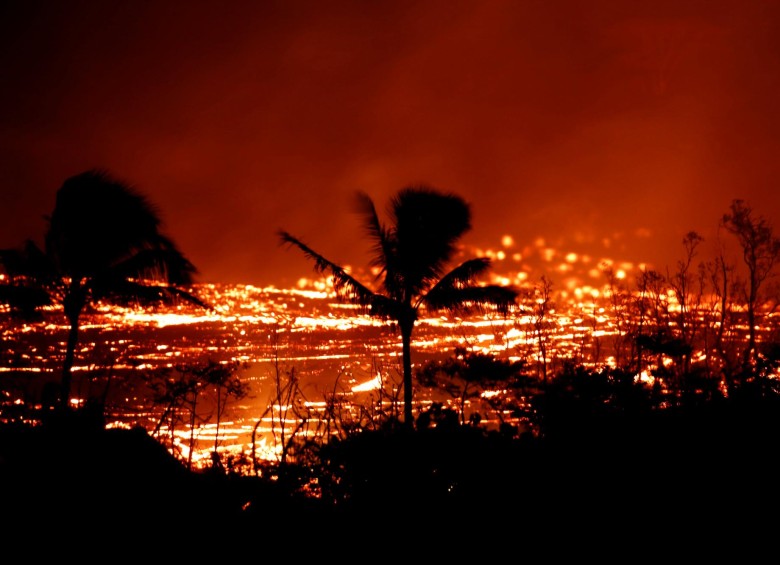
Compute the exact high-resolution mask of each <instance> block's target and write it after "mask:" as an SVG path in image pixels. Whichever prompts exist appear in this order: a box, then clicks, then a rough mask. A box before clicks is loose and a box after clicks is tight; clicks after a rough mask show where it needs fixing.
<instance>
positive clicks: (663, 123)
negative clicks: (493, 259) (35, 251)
mask: <svg viewBox="0 0 780 565" xmlns="http://www.w3.org/2000/svg"><path fill="white" fill-rule="evenodd" d="M0 46H2V48H1V49H0V69H2V80H0V182H2V186H3V188H2V191H0V247H12V246H16V245H18V244H19V243H21V242H22V241H23V240H24V239H25V238H27V237H33V238H36V239H38V240H39V241H40V238H41V236H42V234H43V230H44V229H45V221H44V219H43V216H44V215H46V214H48V213H50V212H51V210H52V208H53V205H54V195H55V192H56V190H57V188H59V186H60V185H61V184H62V182H63V181H64V180H65V178H67V177H69V176H71V175H74V174H77V173H80V172H82V171H84V170H87V169H90V168H104V169H107V170H109V171H110V172H111V173H112V174H113V175H114V176H116V177H117V178H119V179H121V180H124V181H126V182H128V183H129V184H132V185H134V186H135V187H137V188H138V189H139V190H141V191H142V192H144V193H145V194H147V195H148V196H149V197H150V199H151V200H152V202H154V203H155V204H156V205H157V207H158V208H159V210H160V213H161V215H162V217H163V219H164V221H165V231H166V232H167V233H168V234H169V235H170V236H171V237H172V238H173V239H175V240H176V241H177V242H178V243H179V245H180V247H181V249H182V250H183V251H184V252H185V254H186V255H187V256H188V257H189V258H190V259H191V260H192V262H193V263H194V264H195V265H196V266H197V267H198V268H199V270H200V276H199V280H201V281H204V282H245V283H253V284H259V285H265V284H279V285H286V284H287V285H289V284H291V283H292V282H294V281H295V280H297V279H298V278H299V277H301V276H311V275H312V268H311V264H310V263H309V262H307V261H306V260H305V259H304V258H303V257H302V256H301V255H300V254H299V253H296V252H295V251H293V250H289V249H286V248H284V247H280V246H279V245H278V240H277V237H276V232H277V230H278V229H280V228H282V229H285V230H287V231H290V232H292V233H293V234H295V235H297V236H299V237H301V238H302V239H303V240H305V241H306V242H308V243H309V244H311V246H312V247H314V248H315V249H317V250H318V251H320V252H322V253H323V254H324V255H326V256H327V257H329V258H330V259H333V260H334V261H337V262H340V263H343V264H353V265H356V266H361V265H365V264H366V263H367V257H368V255H367V251H368V248H369V246H368V244H367V242H364V241H363V240H361V238H360V236H361V231H360V223H359V221H358V219H357V217H356V216H355V215H354V214H353V212H352V207H351V198H352V196H353V194H354V192H355V191H356V190H364V191H366V192H367V193H368V194H370V195H371V196H372V197H373V198H374V200H375V202H376V203H377V206H378V209H379V210H383V209H384V206H385V204H386V202H387V200H388V198H389V197H390V196H391V195H392V194H394V193H395V191H397V190H398V189H399V188H401V187H403V186H405V185H410V184H422V183H425V184H429V185H432V186H434V187H437V188H440V189H442V190H446V191H452V192H455V193H457V194H460V195H461V196H463V197H464V198H465V199H466V200H468V201H469V202H470V203H471V204H472V207H473V213H474V215H473V225H474V228H473V230H472V231H471V232H469V233H468V234H466V236H465V237H464V238H463V243H468V244H472V245H474V246H477V247H482V248H488V247H491V248H498V247H499V246H500V243H501V237H502V236H503V235H504V234H511V235H512V236H513V237H514V240H515V242H516V243H517V245H518V246H523V245H526V244H528V243H530V242H532V241H534V240H535V239H536V238H539V237H543V238H545V240H546V241H547V242H548V243H549V244H550V245H555V246H558V247H561V248H566V249H568V248H571V249H577V250H590V252H591V253H593V254H594V255H610V256H613V257H616V258H625V259H627V260H635V261H649V262H650V263H651V264H653V263H654V264H656V265H659V266H663V265H665V264H673V263H674V262H675V261H676V260H677V258H678V257H679V256H680V254H681V250H682V247H681V244H680V242H681V240H682V237H683V235H684V234H685V233H686V232H687V231H689V230H693V229H695V230H697V231H700V232H701V233H702V234H703V235H705V237H706V236H709V235H711V234H713V233H714V229H715V228H716V227H717V222H718V219H719V218H720V217H721V215H722V214H723V213H724V212H726V211H727V209H728V205H729V203H730V202H731V200H732V199H734V198H742V199H745V200H747V201H748V202H749V203H750V204H751V205H753V207H754V208H755V209H756V210H757V211H759V212H760V213H761V214H763V215H764V216H766V217H767V218H768V219H770V221H772V222H773V223H774V224H778V222H780V204H778V198H777V197H776V194H777V190H778V184H779V183H778V181H779V180H780V2H776V1H760V0H733V1H732V0H727V1H719V0H706V1H690V0H675V1H666V0H654V1H653V2H629V1H617V0H611V1H607V0H582V1H577V0H565V1H556V0H538V1H531V0H514V1H490V0H486V1H476V0H474V1H461V0H447V1H406V0H396V1H392V2H391V1H366V0H363V1H348V2H345V1H340V0H335V1H311V2H310V1H298V0H280V1H259V0H258V1H237V2H236V1H234V2H216V1H215V2H202V1H166V0H161V1H134V2H122V3H119V2H99V1H89V0H74V1H69V2H54V1H51V2H42V1H36V0H6V1H4V2H2V3H1V4H0ZM607 245H608V247H607Z"/></svg>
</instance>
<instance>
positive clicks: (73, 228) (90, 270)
mask: <svg viewBox="0 0 780 565" xmlns="http://www.w3.org/2000/svg"><path fill="white" fill-rule="evenodd" d="M160 224H161V220H160V218H159V215H158V212H157V210H156V209H155V207H154V206H152V204H151V203H150V202H149V200H148V199H147V198H146V197H145V196H144V195H142V194H140V193H139V192H137V191H136V190H135V189H134V188H132V187H131V186H129V185H126V184H124V183H122V182H120V181H117V180H114V179H113V178H111V177H110V176H109V175H108V174H107V173H106V172H105V171H102V170H97V169H94V170H90V171H86V172H84V173H81V174H79V175H76V176H73V177H70V178H68V179H66V180H65V182H64V183H63V184H62V186H61V187H60V189H59V190H58V191H57V198H56V203H55V207H54V211H53V212H52V215H51V217H50V218H49V229H48V231H47V234H46V251H47V254H48V255H49V256H51V257H53V258H56V259H57V261H58V263H59V268H60V269H61V270H62V271H63V272H65V273H67V274H69V275H70V276H76V277H89V276H93V275H94V274H95V273H98V272H100V271H103V270H105V269H107V268H109V267H110V266H111V265H113V264H115V263H117V262H119V261H121V260H123V259H124V258H126V257H127V255H128V254H132V253H133V252H135V251H138V250H140V249H143V248H145V247H146V246H147V245H148V244H149V242H150V241H155V240H158V239H159V238H160V237H161V236H160V231H159V228H160Z"/></svg>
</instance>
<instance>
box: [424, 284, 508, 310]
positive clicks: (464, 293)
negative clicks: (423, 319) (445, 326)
mask: <svg viewBox="0 0 780 565" xmlns="http://www.w3.org/2000/svg"><path fill="white" fill-rule="evenodd" d="M518 295H519V293H518V291H517V290H515V289H513V288H511V287H506V286H500V285H485V286H466V287H459V286H442V287H439V286H437V287H436V289H435V290H432V291H431V292H429V293H428V294H427V295H425V297H424V299H423V300H422V304H423V305H424V306H425V307H426V308H427V309H429V310H432V311H437V310H438V311H440V310H445V311H448V312H454V313H457V314H474V313H478V314H486V313H489V312H493V311H495V312H498V313H499V314H502V315H505V314H508V313H509V312H510V311H512V310H513V309H514V308H515V306H516V304H517V297H518Z"/></svg>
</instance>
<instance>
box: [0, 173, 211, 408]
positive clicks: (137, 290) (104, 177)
mask: <svg viewBox="0 0 780 565" xmlns="http://www.w3.org/2000/svg"><path fill="white" fill-rule="evenodd" d="M47 220H48V227H47V230H46V233H45V236H44V241H45V245H44V248H43V249H41V248H39V247H38V245H37V244H36V243H35V242H33V241H32V240H28V241H27V242H26V243H25V245H24V247H23V248H22V249H21V250H13V249H9V250H2V251H0V265H2V267H3V268H4V270H5V272H6V273H7V275H8V281H7V282H5V284H3V285H2V286H0V300H2V301H3V302H6V303H8V304H10V306H11V308H13V309H14V310H15V311H18V312H20V313H26V314H30V313H31V310H34V309H35V308H38V307H40V306H44V305H46V304H48V303H50V302H52V301H54V302H56V303H57V304H59V305H60V306H61V307H62V309H63V312H64V314H65V317H66V318H67V321H68V323H69V325H70V332H69V334H68V340H67V347H66V350H65V357H64V360H63V363H62V380H61V387H60V393H59V408H60V409H61V410H67V409H69V408H70V394H71V370H72V368H73V363H74V360H75V355H76V346H77V344H78V341H79V326H80V322H81V318H82V315H83V313H84V311H85V309H86V308H87V307H88V306H90V305H92V304H95V303H97V302H99V301H107V302H114V303H120V304H129V303H144V304H150V303H167V304H170V303H175V302H176V301H187V302H191V303H195V304H199V305H201V306H203V307H206V305H205V304H203V303H202V302H201V301H200V300H199V299H198V298H197V297H195V296H194V295H192V294H191V293H189V292H187V291H186V290H184V289H183V288H182V285H187V284H190V283H191V282H192V280H193V275H194V274H195V273H196V269H195V267H194V266H193V265H192V264H191V263H190V262H189V261H188V260H187V259H186V258H185V256H184V254H183V253H182V252H181V251H180V250H179V249H178V248H177V246H176V244H175V243H174V242H173V241H172V240H171V239H169V238H168V237H167V236H166V235H164V234H163V233H162V232H161V231H160V223H161V220H160V218H159V216H158V213H157V211H156V210H155V208H154V207H153V206H152V205H151V203H150V202H149V201H148V200H147V198H146V197H145V196H143V195H142V194H140V193H139V192H137V191H136V190H135V189H134V188H132V187H130V186H128V185H126V184H123V183H121V182H119V181H117V180H114V179H112V178H111V177H110V176H109V174H108V173H107V172H105V171H99V170H91V171H86V172H84V173H81V174H79V175H76V176H73V177H71V178H68V179H66V180H65V182H64V183H63V184H62V186H61V187H60V188H59V190H58V191H57V196H56V203H55V206H54V210H53V212H52V214H51V216H49V217H48V218H47Z"/></svg>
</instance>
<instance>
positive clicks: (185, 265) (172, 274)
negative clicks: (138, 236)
mask: <svg viewBox="0 0 780 565" xmlns="http://www.w3.org/2000/svg"><path fill="white" fill-rule="evenodd" d="M109 271H110V272H111V273H112V274H113V276H115V277H117V278H119V277H121V278H131V279H137V278H140V279H153V280H157V281H165V282H166V283H169V284H175V285H188V284H192V282H193V280H194V276H195V274H196V273H197V269H196V268H195V266H194V265H193V264H192V263H191V262H190V261H189V260H188V259H187V258H186V257H185V256H184V255H183V254H182V253H181V252H180V251H178V250H177V249H176V248H175V246H172V245H165V246H163V247H158V246H156V247H152V248H148V249H143V250H140V251H138V252H137V253H134V254H133V255H131V256H129V257H127V258H126V259H124V260H123V261H121V262H120V263H117V264H116V265H112V266H111V268H110V269H109Z"/></svg>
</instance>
